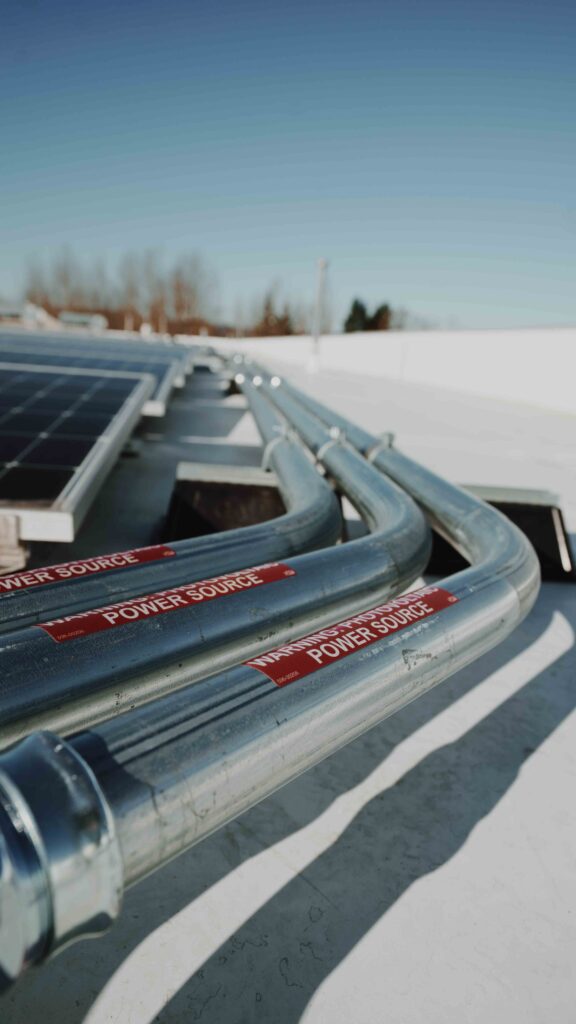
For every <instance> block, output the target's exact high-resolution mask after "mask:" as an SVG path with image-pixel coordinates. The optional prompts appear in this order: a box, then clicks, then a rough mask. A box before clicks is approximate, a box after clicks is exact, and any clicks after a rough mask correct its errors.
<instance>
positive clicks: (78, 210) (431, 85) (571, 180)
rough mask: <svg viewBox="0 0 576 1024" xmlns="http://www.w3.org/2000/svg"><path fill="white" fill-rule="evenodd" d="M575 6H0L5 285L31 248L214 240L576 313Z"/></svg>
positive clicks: (103, 252)
mask: <svg viewBox="0 0 576 1024" xmlns="http://www.w3.org/2000/svg"><path fill="white" fill-rule="evenodd" d="M575 50H576V4H574V3H573V0H570V2H568V0H566V2H555V0H551V2H548V3H543V2H540V3H533V2H530V0H522V2H510V0H501V2H498V3H496V2H494V0H485V2H484V3H482V4H479V3H478V2H477V0H475V2H470V0H459V2H453V0H437V2H435V3H431V2H423V0H403V2H396V0H394V2H378V3H376V2H369V0H356V2H355V3H350V2H348V3H342V2H340V0H332V2H330V3H327V2H324V0H322V2H319V0H307V2H302V0H291V2H290V3H286V2H283V3H276V2H274V0H269V2H268V3H264V2H260V0H257V2H246V0H236V2H218V0H216V2H215V0H212V2H211V3H205V2H196V0H191V2H184V0H165V2H162V3H160V2H147V0H141V2H139V3H134V4H118V3H117V2H115V3H111V2H109V0H96V2H95V3H93V4H92V5H88V4H79V3H78V2H77V0H76V2H75V3H69V2H65V0H33V2H21V3H18V4H15V3H14V4H12V5H10V4H8V3H6V4H5V5H4V6H3V11H2V31H1V34H0V110H1V112H2V113H1V115H0V116H1V125H2V132H1V138H2V147H1V150H0V295H4V297H6V298H8V297H11V296H12V295H14V294H16V292H17V291H18V289H19V287H20V284H21V281H22V274H23V268H24V266H25V263H26V260H27V258H29V257H30V256H36V257H43V258H49V257H50V255H51V254H54V253H57V252H58V251H59V250H60V249H61V248H62V247H63V246H65V245H68V246H71V247H72V248H73V249H74V251H75V252H76V253H78V255H79V257H82V258H83V259H84V260H93V259H103V260H104V261H105V262H106V263H107V264H108V265H109V266H111V267H112V266H113V265H114V263H115V261H116V260H117V259H118V258H119V256H120V255H121V254H122V253H123V252H125V251H126V250H129V249H132V250H138V249H142V248H146V249H150V248H154V249H157V250H159V252H160V253H161V254H162V256H163V258H164V259H165V261H166V263H167V264H169V262H170V260H171V259H172V258H173V257H175V256H176V255H177V254H180V253H183V252H189V251H194V252H198V253H201V254H202V255H203V256H204V257H205V259H206V261H207V262H208V263H209V264H210V265H211V266H212V267H213V268H214V270H215V271H216V273H217V276H218V280H219V295H220V306H221V315H222V317H224V318H225V317H228V316H231V315H232V314H233V312H234V310H235V308H236V305H237V303H238V301H244V302H245V303H249V301H250V300H251V299H253V298H254V297H255V296H257V295H258V294H261V293H262V292H263V291H264V290H265V288H266V287H267V286H268V285H269V284H270V283H271V282H274V281H276V282H280V283H281V285H282V288H283V293H284V294H285V295H287V296H288V297H293V298H295V299H301V300H304V301H308V300H310V299H311V296H312V292H313V287H314V274H315V263H316V261H317V259H318V258H319V257H321V256H322V257H326V258H328V259H329V261H330V270H329V274H330V290H331V296H332V302H333V305H334V311H335V317H336V321H339V320H341V318H342V315H343V314H344V312H345V310H346V309H347V307H348V305H349V303H350V301H351V299H352V298H353V297H354V296H360V297H362V298H364V299H365V300H366V301H367V302H368V303H371V304H376V303H379V302H382V301H385V300H388V301H390V302H391V303H392V304H393V305H399V306H404V307H408V308H409V309H411V310H413V311H414V312H416V313H418V314H420V315H422V316H425V317H427V318H429V319H430V320H432V321H434V322H436V323H438V324H442V325H447V324H454V325H458V326H471V327H481V326H516V325H519V326H521V325H538V324H562V323H563V324H566V323H574V322H576V259H575V257H576V131H575V127H576V125H575V121H576V59H575V57H574V54H575Z"/></svg>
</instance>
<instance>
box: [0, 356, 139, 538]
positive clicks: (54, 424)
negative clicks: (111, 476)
mask: <svg viewBox="0 0 576 1024" xmlns="http://www.w3.org/2000/svg"><path fill="white" fill-rule="evenodd" d="M154 386H155V382H154V378H153V377H152V376H150V375H149V374H127V373H118V372H107V373H103V372H98V371H90V370H88V371H79V370H75V369H70V368H58V369H55V368H54V367H53V366H46V365H44V366H38V365H27V364H26V363H20V364H18V363H11V362H1V363H0V514H7V513H8V514H11V515H15V516H17V517H18V519H19V525H20V537H21V539H22V540H62V541H68V540H73V539H74V533H75V530H76V528H77V527H78V525H79V523H80V521H81V519H82V517H83V515H84V514H85V512H86V510H87V508H88V506H89V503H90V501H91V500H92V497H93V496H94V494H95V493H96V490H97V488H98V486H99V484H100V483H101V482H102V480H103V479H104V477H105V475H106V473H107V472H108V471H109V470H110V469H111V467H112V465H113V462H114V460H115V458H116V455H117V454H118V452H119V451H120V448H121V447H122V445H123V444H124V442H125V440H126V439H127V437H128V436H129V435H130V433H131V432H132V430H133V428H134V426H135V425H136V423H137V422H138V419H139V417H140V415H141V414H142V411H143V408H144V406H145V403H146V401H147V400H148V399H149V397H150V395H151V393H152V391H153V389H154Z"/></svg>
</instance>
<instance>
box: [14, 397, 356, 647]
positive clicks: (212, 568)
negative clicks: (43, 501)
mask: <svg viewBox="0 0 576 1024" xmlns="http://www.w3.org/2000/svg"><path fill="white" fill-rule="evenodd" d="M249 406H250V409H251V411H252V413H253V415H254V418H255V420H256V423H257V426H258V429H259V432H260V434H261V436H262V440H263V442H264V445H265V446H266V451H267V452H268V458H267V463H268V465H269V468H270V469H273V470H274V471H275V473H276V476H277V478H278V484H279V489H280V493H281V495H282V499H283V501H284V504H285V506H286V509H287V512H286V514H285V515H282V516H279V517H278V518H277V519H273V520H269V521H268V522H265V523H257V524H255V525H253V526H245V527H242V528H239V529H235V530H227V531H226V532H224V533H218V534H213V535H210V536H205V537H193V538H191V539H189V540H180V541H174V542H173V543H169V544H165V545H155V546H154V547H152V548H139V549H137V550H135V551H130V552H122V553H120V555H109V556H100V557H99V558H97V559H82V561H80V562H76V563H65V565H64V570H63V571H64V572H66V574H67V575H66V578H65V579H64V580H60V579H58V570H60V571H62V567H61V566H54V567H47V568H44V569H40V570H34V571H31V572H28V573H27V572H20V573H15V574H13V575H11V576H3V577H2V576H0V633H6V632H11V631H13V630H16V629H21V628H23V627H24V626H28V625H32V624H33V623H37V622H43V621H46V620H47V619H54V618H56V617H60V616H63V615H73V614H75V613H76V612H81V611H84V610H86V609H88V608H96V607H98V606H100V605H106V604H110V603H112V602H116V601H124V600H128V599H129V598H132V597H136V596H138V595H139V594H149V593H151V592H153V591H158V590H163V589H164V588H166V587H175V586H179V585H181V584H185V583H190V582H192V581H193V580H201V579H205V578H206V577H208V576H216V575H219V574H221V573H225V572H232V571H233V570H236V569H243V568H245V567H246V566H247V565H260V564H262V563H264V562H270V561H275V560H278V559H282V558H287V557H289V556H291V555H295V554H299V553H300V552H304V551H314V550H316V549H318V548H322V547H325V546H329V545H331V544H333V543H335V541H336V540H337V539H338V538H339V536H340V532H341V528H342V523H341V518H340V511H339V508H338V503H337V501H336V498H335V496H334V494H333V493H332V490H331V489H330V487H328V485H327V484H326V482H325V481H324V480H322V478H321V477H320V475H319V474H318V473H316V472H315V471H314V468H313V467H312V466H311V465H310V461H309V459H308V458H307V457H306V456H305V454H304V452H303V451H302V448H301V446H300V444H299V443H298V442H297V441H296V440H295V437H294V436H292V437H290V436H288V434H287V433H286V424H285V422H284V420H283V419H282V418H281V417H280V416H278V414H277V413H276V412H275V410H274V408H273V407H272V406H271V405H270V403H269V402H268V401H267V400H266V399H265V398H264V397H263V396H262V395H260V394H258V392H257V391H255V390H254V389H252V390H251V391H250V392H249ZM172 552H173V554H172ZM126 556H128V557H126ZM106 558H108V560H110V559H112V560H115V561H116V564H118V562H120V567H119V568H115V569H106V570H105V571H102V572H97V573H96V574H95V575H84V576H73V575H72V572H74V571H75V570H77V571H85V568H86V565H87V564H90V565H95V564H97V563H98V564H99V563H100V562H101V561H102V559H104V560H106ZM122 562H124V563H125V564H124V566H123V567H122ZM126 563H127V564H126ZM70 565H72V566H74V567H75V569H71V568H70ZM47 575H48V576H49V577H51V578H52V579H54V578H56V581H53V582H48V583H43V582H40V583H38V584H35V585H31V586H25V587H24V588H23V584H22V580H23V579H24V580H33V579H38V578H39V577H42V576H43V577H46V576H47Z"/></svg>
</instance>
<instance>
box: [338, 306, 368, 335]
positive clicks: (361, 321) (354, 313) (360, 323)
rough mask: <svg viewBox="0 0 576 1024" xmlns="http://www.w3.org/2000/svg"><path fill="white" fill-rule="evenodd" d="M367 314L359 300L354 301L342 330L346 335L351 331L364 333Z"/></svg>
mask: <svg viewBox="0 0 576 1024" xmlns="http://www.w3.org/2000/svg"><path fill="white" fill-rule="evenodd" d="M367 323H368V313H367V311H366V306H365V305H364V303H363V302H361V301H360V299H354V302H353V303H352V305H351V307H350V312H349V313H348V316H347V317H346V320H345V321H344V330H345V332H346V334H351V333H352V332H353V331H365V330H366V329H367Z"/></svg>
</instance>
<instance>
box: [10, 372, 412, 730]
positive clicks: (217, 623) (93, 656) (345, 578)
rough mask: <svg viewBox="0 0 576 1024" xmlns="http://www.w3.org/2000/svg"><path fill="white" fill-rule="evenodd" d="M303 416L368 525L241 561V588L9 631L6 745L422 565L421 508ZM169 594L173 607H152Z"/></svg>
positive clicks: (160, 687)
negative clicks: (300, 550)
mask: <svg viewBox="0 0 576 1024" xmlns="http://www.w3.org/2000/svg"><path fill="white" fill-rule="evenodd" d="M243 386H244V388H245V392H246V394H247V396H248V398H249V400H250V402H251V403H253V404H254V407H256V406H257V405H258V400H259V402H260V403H265V404H269V403H268V400H267V399H266V398H264V397H263V396H262V395H260V394H259V393H258V392H257V391H256V393H254V392H255V389H254V387H253V386H252V385H251V384H250V383H249V382H247V381H246V382H245V383H244V385H243ZM284 423H285V421H284ZM304 423H305V424H306V427H307V429H306V436H307V439H308V442H309V443H310V445H311V447H312V448H313V450H314V451H315V452H317V453H318V456H319V458H321V461H322V464H323V465H324V467H325V469H326V471H327V472H328V473H329V474H330V476H331V477H333V478H334V479H335V480H336V481H337V483H338V484H339V486H340V487H341V489H342V490H343V492H344V493H345V494H346V496H347V497H348V498H349V499H350V501H352V502H353V504H354V505H355V506H356V507H357V509H358V510H359V512H360V513H361V515H362V516H363V518H364V519H365V521H366V522H367V524H368V527H369V529H370V531H371V532H370V533H369V534H368V535H367V536H366V537H362V538H360V539H358V540H355V541H351V542H350V543H347V544H342V545H338V546H336V547H331V548H328V549H325V550H321V551H317V552H313V553H310V554H306V555H300V556H298V557H296V558H291V559H289V560H288V561H285V562H283V563H276V564H273V565H272V566H269V567H260V568H259V567H256V568H255V569H254V570H243V571H242V572H241V573H240V574H236V576H235V578H234V579H233V581H232V583H233V585H234V588H235V591H236V592H227V591H228V588H229V587H230V586H231V581H230V578H221V579H220V580H219V581H212V582H210V581H206V583H205V584H203V583H198V584H197V586H196V588H194V587H190V588H186V594H188V593H191V594H192V598H191V599H190V600H189V599H188V598H187V597H186V599H185V595H184V596H183V594H182V592H178V593H177V594H176V595H174V594H172V593H171V592H170V591H165V595H164V597H162V598H160V599H158V597H157V596H156V598H155V597H154V596H153V595H152V596H148V597H146V596H145V597H143V598H139V599H136V601H133V602H129V604H128V607H124V608H123V609H121V610H120V609H118V607H116V608H115V607H114V606H112V607H109V608H108V609H104V610H102V609H101V610H96V611H94V612H92V613H90V614H88V613H84V614H83V615H81V616H78V617H72V618H70V619H68V620H66V621H64V622H60V623H59V622H55V623H54V622H52V623H50V624H45V625H44V626H32V627H29V628H28V629H22V630H19V631H18V632H16V633H9V634H5V635H4V636H3V637H1V638H0V669H1V676H0V747H5V746H7V745H8V744H9V743H12V742H14V741H15V740H17V739H19V738H20V737H22V736H24V735H26V734H27V733H28V732H30V731H31V729H34V728H49V729H57V730H58V731H59V732H60V733H62V734H69V733H70V732H72V731H74V730H76V729H80V728H86V727H87V726H90V725H93V724H95V723H96V722H100V721H103V720H105V719H106V718H110V717H111V716H113V715H118V714H120V713H122V712H124V711H127V710H129V709H133V708H134V707H135V706H137V705H140V704H143V703H145V702H146V701H149V700H153V699H155V698H157V697H160V696H162V695H163V694H165V693H167V692H169V691H172V690H174V689H176V688H179V687H182V686H186V685H188V684H189V683H192V682H194V681H196V680H198V679H201V678H204V677H205V676H207V675H210V674H213V673H215V672H218V671H221V670H223V669H225V668H227V667H228V666H230V665H233V664H238V662H240V661H242V660H243V659H245V658H249V657H251V656H252V655H254V654H257V653H258V652H260V651H264V650H266V647H267V646H269V645H270V643H271V642H275V643H282V642H285V641H287V640H290V639H292V638H294V637H295V636H298V634H299V633H302V632H303V631H305V630H307V629H313V628H316V627H318V626H321V625H325V624H326V623H329V622H330V621H333V620H334V618H337V617H339V616H344V615H349V614H353V613H354V612H355V611H360V610H362V609H363V608H366V607H367V605H369V604H370V603H371V602H372V603H373V602H375V601H381V600H385V599H386V598H387V597H389V596H391V595H394V594H397V593H399V592H400V591H401V590H402V589H404V588H405V587H407V586H409V584H410V583H411V582H412V581H413V580H414V579H416V578H417V577H418V576H419V575H420V574H421V573H422V572H423V570H424V568H425V567H426V564H427V561H428V558H429V554H430V543H431V538H430V529H429V527H428V524H427V522H426V519H425V517H424V515H423V514H422V512H421V511H420V509H419V508H418V506H417V505H416V504H415V503H414V501H413V500H412V499H411V498H410V497H409V496H408V495H407V494H405V493H404V492H403V491H401V490H400V489H399V488H398V487H397V486H396V485H395V484H394V483H392V482H391V481H389V480H386V479H385V478H384V477H382V475H381V474H380V473H378V472H377V471H376V470H375V469H373V468H372V467H371V466H369V465H368V464H367V463H366V461H365V459H363V458H362V457H361V456H360V455H358V453H357V452H355V451H354V450H353V449H352V448H351V447H350V446H349V445H346V444H343V443H340V442H333V441H332V440H331V438H330V435H329V432H328V431H327V430H326V428H325V427H324V426H322V424H321V423H320V422H319V421H318V420H317V419H315V418H314V417H312V416H308V415H307V414H306V413H303V414H302V424H304ZM280 443H283V442H280ZM305 458H306V460H307V468H308V469H309V470H311V472H312V473H313V474H314V475H315V476H319V474H318V471H317V470H316V469H315V468H314V467H313V466H312V464H311V463H310V462H309V461H308V457H307V456H305ZM325 486H327V485H326V484H325ZM251 580H252V581H253V582H252V583H251V582H250V581H251ZM238 591H241V592H238ZM202 595H207V596H208V598H210V597H211V598H212V599H208V600H201V598H202ZM214 597H216V598H218V599H213V598H214ZM171 602H175V603H174V606H173V607H171V606H170V604H171ZM162 604H164V608H163V610H164V611H168V612H169V614H155V609H156V608H158V607H160V608H161V609H162ZM183 604H185V606H182V605H183ZM166 605H167V607H166ZM149 616H150V617H149ZM102 627H104V629H102ZM96 630H98V631H96ZM55 636H56V637H60V639H55ZM62 637H64V639H62Z"/></svg>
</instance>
